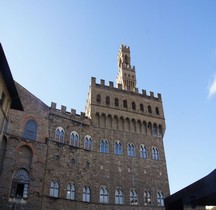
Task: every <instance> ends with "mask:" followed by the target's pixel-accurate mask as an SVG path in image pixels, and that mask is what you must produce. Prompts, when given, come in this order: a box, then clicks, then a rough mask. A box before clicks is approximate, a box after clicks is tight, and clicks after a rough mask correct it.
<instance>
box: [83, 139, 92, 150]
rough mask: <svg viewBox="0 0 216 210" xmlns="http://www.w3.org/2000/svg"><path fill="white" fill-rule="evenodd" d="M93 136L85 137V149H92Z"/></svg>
mask: <svg viewBox="0 0 216 210" xmlns="http://www.w3.org/2000/svg"><path fill="white" fill-rule="evenodd" d="M92 144H93V143H92V138H91V136H86V137H85V139H84V149H86V150H92Z"/></svg>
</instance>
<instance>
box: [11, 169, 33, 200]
mask: <svg viewBox="0 0 216 210" xmlns="http://www.w3.org/2000/svg"><path fill="white" fill-rule="evenodd" d="M29 183H30V176H29V173H28V171H27V170H25V169H19V170H17V171H16V172H15V174H14V176H13V180H12V187H11V197H15V198H17V199H21V198H23V199H27V198H28V188H29Z"/></svg>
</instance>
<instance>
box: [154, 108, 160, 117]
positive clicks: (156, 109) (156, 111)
mask: <svg viewBox="0 0 216 210" xmlns="http://www.w3.org/2000/svg"><path fill="white" fill-rule="evenodd" d="M155 113H156V115H160V111H159V108H158V107H156V108H155Z"/></svg>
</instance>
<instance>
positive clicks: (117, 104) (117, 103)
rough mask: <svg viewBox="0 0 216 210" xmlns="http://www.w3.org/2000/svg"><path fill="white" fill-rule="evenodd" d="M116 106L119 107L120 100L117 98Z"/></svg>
mask: <svg viewBox="0 0 216 210" xmlns="http://www.w3.org/2000/svg"><path fill="white" fill-rule="evenodd" d="M115 106H117V107H118V106H119V100H118V98H115Z"/></svg>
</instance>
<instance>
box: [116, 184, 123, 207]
mask: <svg viewBox="0 0 216 210" xmlns="http://www.w3.org/2000/svg"><path fill="white" fill-rule="evenodd" d="M115 204H124V193H123V191H122V189H120V188H117V189H116V191H115Z"/></svg>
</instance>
